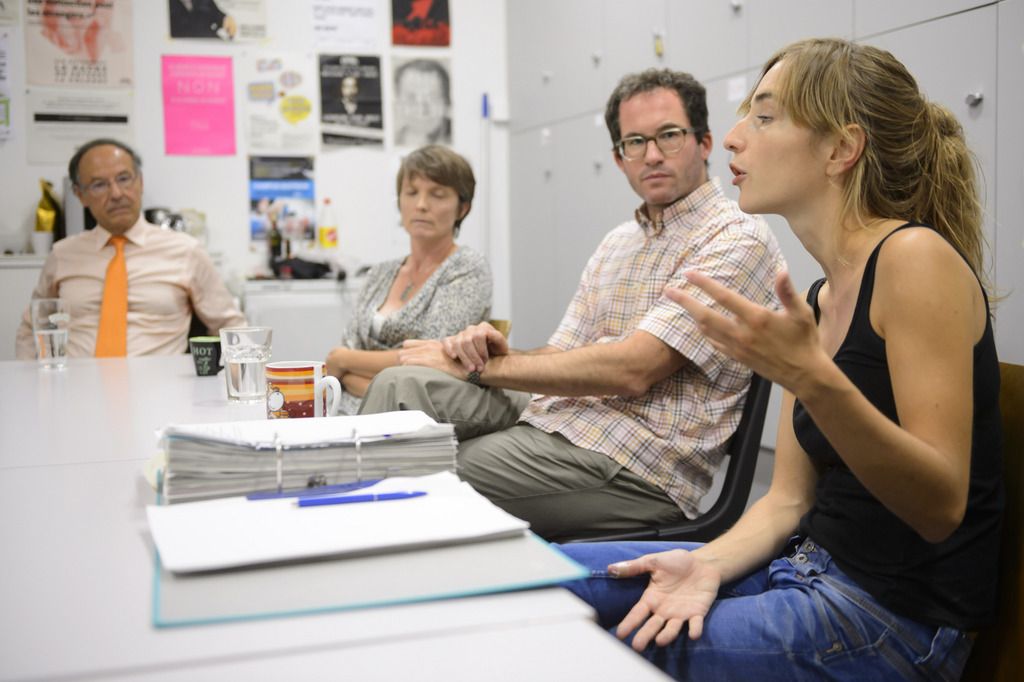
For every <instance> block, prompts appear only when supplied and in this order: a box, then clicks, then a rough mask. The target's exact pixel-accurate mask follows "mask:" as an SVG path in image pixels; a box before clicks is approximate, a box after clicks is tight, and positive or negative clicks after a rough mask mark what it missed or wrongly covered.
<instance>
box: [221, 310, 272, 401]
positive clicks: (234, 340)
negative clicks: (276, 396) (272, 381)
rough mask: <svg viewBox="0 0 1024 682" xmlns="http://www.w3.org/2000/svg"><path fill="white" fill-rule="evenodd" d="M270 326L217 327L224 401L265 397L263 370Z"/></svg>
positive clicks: (266, 356) (265, 380) (267, 356)
mask: <svg viewBox="0 0 1024 682" xmlns="http://www.w3.org/2000/svg"><path fill="white" fill-rule="evenodd" d="M271 335H272V330H271V328H270V327H229V328H226V329H221V330H220V348H221V350H220V352H221V358H223V360H224V380H225V381H226V382H227V387H228V401H230V402H243V403H254V402H261V401H263V400H265V399H266V397H267V378H266V375H265V373H264V370H265V369H266V366H267V361H268V360H270V339H271Z"/></svg>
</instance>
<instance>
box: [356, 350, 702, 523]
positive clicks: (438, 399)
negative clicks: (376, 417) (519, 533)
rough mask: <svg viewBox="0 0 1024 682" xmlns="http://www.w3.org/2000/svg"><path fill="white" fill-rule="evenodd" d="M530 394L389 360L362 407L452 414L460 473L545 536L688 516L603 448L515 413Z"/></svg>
mask: <svg viewBox="0 0 1024 682" xmlns="http://www.w3.org/2000/svg"><path fill="white" fill-rule="evenodd" d="M529 399H530V396H529V394H527V393H521V392H519V391H505V390H502V389H496V388H485V387H480V386H474V385H472V384H470V383H467V382H465V381H461V380H459V379H455V378H454V377H451V376H450V375H448V374H445V373H444V372H440V371H437V370H433V369H427V368H422V367H392V368H390V369H386V370H384V371H383V372H381V373H380V374H378V375H377V377H376V378H375V379H374V380H373V383H372V384H370V387H369V390H368V391H367V393H366V397H365V398H364V399H363V404H362V407H361V408H360V413H361V414H367V413H374V412H388V411H391V410H422V411H423V412H425V413H427V414H428V415H430V416H431V417H433V418H434V419H435V420H437V421H439V422H446V423H451V424H454V425H455V433H456V436H457V437H458V439H459V452H458V467H459V476H460V477H461V478H462V479H463V480H465V481H467V482H469V483H470V485H472V486H473V487H474V488H476V489H477V490H478V491H480V493H482V494H483V495H485V496H486V497H487V498H489V499H490V500H491V501H493V502H494V503H495V504H497V505H498V506H499V507H501V508H502V509H505V510H506V511H508V512H509V513H510V514H512V515H514V516H517V517H519V518H521V519H525V520H526V521H529V522H530V526H531V528H532V530H533V531H534V532H535V533H537V534H538V535H540V536H542V537H544V538H546V539H548V540H552V541H558V540H564V539H569V538H572V537H577V536H579V535H581V534H585V533H594V532H598V531H614V530H626V529H632V528H637V527H641V526H652V525H664V524H669V523H677V522H682V521H683V520H684V519H685V517H684V516H683V513H682V512H681V511H680V510H679V508H678V507H677V506H676V505H675V503H674V502H672V500H670V499H669V498H668V496H666V495H665V493H663V492H662V491H661V490H659V489H658V488H656V487H655V486H653V485H651V484H650V483H647V482H646V481H644V480H643V479H642V478H640V477H639V476H637V475H635V474H633V473H632V472H630V471H629V470H628V469H626V468H624V467H623V466H622V465H621V464H618V463H616V462H615V461H614V460H612V459H611V458H609V457H608V456H607V455H604V454H602V453H600V452H595V451H593V450H587V449H585V448H580V447H577V446H575V445H573V444H572V443H570V442H569V441H568V440H566V439H565V438H564V437H563V436H562V435H561V434H558V433H553V434H549V433H545V432H543V431H541V430H539V429H536V428H534V427H533V426H530V425H529V424H525V423H517V420H518V418H519V415H520V413H522V411H523V409H524V408H525V407H526V403H527V402H529Z"/></svg>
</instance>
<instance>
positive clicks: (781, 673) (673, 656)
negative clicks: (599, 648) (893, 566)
mask: <svg viewBox="0 0 1024 682" xmlns="http://www.w3.org/2000/svg"><path fill="white" fill-rule="evenodd" d="M699 546H700V545H699V544H694V543H674V542H618V543H614V542H611V543H600V542H594V543H581V544H570V545H561V546H559V549H560V550H561V551H562V552H564V553H565V554H566V555H568V556H570V557H572V558H573V559H574V560H575V561H578V562H579V563H581V564H583V565H584V566H586V567H588V568H590V570H591V578H589V579H584V580H577V581H573V582H571V583H567V584H566V585H565V587H567V588H569V589H570V590H572V591H573V592H574V593H575V594H577V595H578V596H579V597H580V598H582V599H584V600H585V601H586V602H588V603H589V604H591V605H592V606H593V607H594V608H595V609H596V610H597V612H598V619H599V621H600V623H601V625H602V627H605V628H614V627H615V626H616V625H618V623H619V622H620V621H621V620H622V619H623V618H624V617H625V616H626V613H628V611H629V609H630V608H632V606H633V605H634V604H635V603H636V602H637V601H638V600H639V599H640V595H641V593H642V592H643V591H644V589H645V588H646V586H647V578H646V576H643V577H637V578H627V579H615V578H612V577H610V576H609V575H608V572H607V570H606V569H607V566H608V564H611V563H615V562H617V561H624V560H626V559H634V558H636V557H639V556H641V555H643V554H650V553H653V552H663V551H667V550H670V549H687V550H689V549H695V548H696V547H699ZM792 546H793V547H795V549H793V550H791V551H789V552H787V553H786V554H787V555H786V556H782V557H780V558H778V559H776V560H775V561H773V562H771V563H770V564H769V565H768V566H766V567H765V568H763V569H760V570H758V571H755V572H754V573H751V574H750V575H748V576H746V577H745V578H742V579H740V580H737V581H736V582H733V583H729V584H726V585H723V586H722V587H721V589H720V590H719V593H718V599H717V600H715V603H714V604H713V605H712V607H711V610H710V611H709V612H708V615H707V617H706V618H705V620H704V633H703V634H702V635H701V638H700V639H698V640H697V641H692V640H690V639H689V638H688V637H687V635H686V630H685V628H684V630H683V633H682V634H680V636H679V638H678V639H677V640H676V641H675V642H673V643H672V644H670V645H669V646H667V647H663V648H662V647H657V646H656V645H655V644H654V643H653V642H652V643H651V645H650V646H649V647H648V648H647V649H646V650H645V651H644V652H643V655H644V656H645V657H646V658H647V659H648V660H650V661H651V662H652V663H654V664H655V665H657V666H658V667H659V668H661V669H662V670H664V671H666V672H667V673H669V674H670V675H672V676H673V677H675V678H676V679H680V680H699V681H700V682H705V681H708V680H742V679H756V680H758V682H770V681H773V680H779V681H780V682H782V681H784V682H790V681H792V680H815V681H817V680H857V681H861V680H921V681H922V682H923V681H925V680H927V681H929V682H931V681H933V680H943V681H946V680H948V681H949V682H955V681H956V680H959V679H960V672H961V670H963V667H964V664H965V663H966V661H967V655H968V654H969V653H970V649H971V642H970V640H969V639H968V637H967V636H965V635H964V633H962V632H961V631H959V630H956V629H954V628H949V627H938V628H936V627H934V626H929V625H922V624H920V623H917V622H915V621H913V620H911V619H909V618H904V617H902V616H898V615H895V614H893V613H891V612H890V611H888V610H887V609H885V608H884V607H882V606H880V605H879V604H878V603H877V602H876V601H875V600H874V599H873V598H872V597H871V596H869V595H868V594H867V593H866V592H864V590H862V589H861V588H860V587H858V586H857V584H856V583H854V582H853V580H851V579H850V578H849V577H848V576H847V575H846V574H844V573H843V572H842V571H840V570H839V568H838V567H837V566H836V565H835V564H834V563H833V562H832V557H831V556H830V555H829V553H828V552H826V551H825V550H824V549H822V548H821V547H818V546H817V545H816V544H815V543H814V542H812V541H811V540H803V541H802V542H799V544H797V542H794V543H793V545H792Z"/></svg>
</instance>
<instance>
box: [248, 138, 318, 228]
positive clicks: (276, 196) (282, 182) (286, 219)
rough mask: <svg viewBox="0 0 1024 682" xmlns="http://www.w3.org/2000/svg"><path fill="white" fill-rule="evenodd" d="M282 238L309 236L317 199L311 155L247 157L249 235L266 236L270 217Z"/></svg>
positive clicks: (313, 222) (314, 222)
mask: <svg viewBox="0 0 1024 682" xmlns="http://www.w3.org/2000/svg"><path fill="white" fill-rule="evenodd" d="M271 220H273V221H274V222H275V223H276V224H277V228H278V229H279V230H280V231H281V233H282V235H283V237H284V238H285V239H291V240H312V239H313V238H314V235H315V231H316V199H315V195H314V183H313V157H311V156H251V157H249V237H250V239H251V240H252V241H261V240H264V239H266V238H267V230H268V228H269V226H270V221H271Z"/></svg>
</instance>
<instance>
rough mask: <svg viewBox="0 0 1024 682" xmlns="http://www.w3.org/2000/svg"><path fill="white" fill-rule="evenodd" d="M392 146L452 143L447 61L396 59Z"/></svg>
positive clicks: (448, 65)
mask: <svg viewBox="0 0 1024 682" xmlns="http://www.w3.org/2000/svg"><path fill="white" fill-rule="evenodd" d="M393 64H394V68H395V75H394V83H395V96H394V103H395V126H394V130H395V146H397V147H420V146H423V145H425V144H451V143H452V94H451V78H450V76H449V73H450V69H451V63H450V61H449V60H447V59H426V58H422V57H421V58H416V59H395V60H393Z"/></svg>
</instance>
